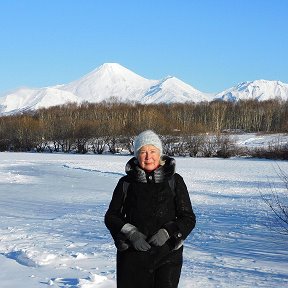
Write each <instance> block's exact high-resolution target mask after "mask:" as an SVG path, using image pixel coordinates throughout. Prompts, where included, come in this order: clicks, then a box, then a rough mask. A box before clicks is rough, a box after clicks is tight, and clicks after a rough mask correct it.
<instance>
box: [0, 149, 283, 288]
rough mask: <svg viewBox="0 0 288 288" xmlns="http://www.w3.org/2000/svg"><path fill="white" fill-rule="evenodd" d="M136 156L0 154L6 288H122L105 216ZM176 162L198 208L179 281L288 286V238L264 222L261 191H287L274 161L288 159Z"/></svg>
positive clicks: (1, 262) (186, 285)
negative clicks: (116, 190) (125, 169)
mask: <svg viewBox="0 0 288 288" xmlns="http://www.w3.org/2000/svg"><path fill="white" fill-rule="evenodd" d="M129 159H130V156H127V155H126V156H125V155H114V156H112V155H91V154H89V155H72V154H70V155H67V154H37V153H7V152H6V153H0V160H1V161H0V199H1V201H0V271H1V273H0V287H1V288H15V287H17V288H39V287H49V286H51V287H69V288H76V287H78V288H93V287H99V288H115V287H116V280H115V278H116V272H115V253H116V250H115V247H114V245H113V241H112V238H111V236H110V234H109V232H108V230H107V229H106V228H105V225H104V223H103V217H104V214H105V212H106V210H107V208H108V204H109V202H110V199H111V196H112V192H113V189H114V187H115V185H116V183H117V181H118V180H119V178H120V177H121V176H122V175H124V172H123V171H124V166H125V164H126V162H127V161H128V160H129ZM176 163H177V164H176V165H177V166H176V167H177V172H178V173H180V174H181V175H182V176H183V178H184V180H185V182H186V184H187V187H188V190H189V193H190V198H191V201H192V204H193V209H194V211H195V213H196V216H197V226H196V228H195V229H194V230H193V232H192V233H191V234H190V235H189V237H188V238H187V239H186V241H185V243H184V263H183V269H182V275H181V280H180V284H179V288H191V287H196V288H200V287H201V288H203V287H205V288H209V287H215V288H216V287H253V288H254V287H288V269H287V262H288V250H287V236H286V238H285V237H284V236H280V235H279V233H277V232H275V231H272V230H271V229H270V228H269V227H268V226H267V223H269V221H270V217H269V215H270V210H269V209H268V208H267V206H266V204H265V203H264V202H263V200H262V198H261V197H260V191H261V192H262V193H265V194H266V193H267V194H268V193H271V187H273V189H275V191H276V192H278V193H279V195H282V193H283V192H284V191H285V188H284V185H283V182H282V181H281V179H280V178H279V177H278V175H277V169H279V167H280V168H281V169H283V171H288V162H287V161H282V162H280V161H269V160H257V159H254V160H252V159H239V158H234V159H225V160H224V159H216V158H213V159H212V158H210V159H201V158H188V157H187V158H180V157H177V158H176ZM286 193H287V190H286ZM140 281H141V280H140Z"/></svg>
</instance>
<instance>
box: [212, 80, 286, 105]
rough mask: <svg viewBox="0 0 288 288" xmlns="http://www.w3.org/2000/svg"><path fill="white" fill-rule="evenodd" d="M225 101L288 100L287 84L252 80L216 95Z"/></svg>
mask: <svg viewBox="0 0 288 288" xmlns="http://www.w3.org/2000/svg"><path fill="white" fill-rule="evenodd" d="M216 98H217V99H222V100H225V101H238V100H240V99H241V100H248V99H251V100H260V101H265V100H270V99H275V98H280V99H283V100H287V99H288V84H285V83H283V82H281V81H276V80H264V79H260V80H254V81H246V82H241V83H239V84H237V85H236V86H234V87H232V88H229V89H227V90H225V91H223V92H221V93H218V94H217V95H216Z"/></svg>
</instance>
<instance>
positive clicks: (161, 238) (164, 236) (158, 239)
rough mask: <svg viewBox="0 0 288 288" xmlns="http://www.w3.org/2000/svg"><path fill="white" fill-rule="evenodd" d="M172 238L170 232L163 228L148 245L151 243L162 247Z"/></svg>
mask: <svg viewBox="0 0 288 288" xmlns="http://www.w3.org/2000/svg"><path fill="white" fill-rule="evenodd" d="M169 238H170V236H169V234H168V232H167V230H166V229H164V228H161V229H159V230H158V232H157V233H156V234H154V235H153V236H152V237H151V238H150V240H149V241H148V243H151V244H153V245H155V246H162V245H164V244H165V242H166V241H167V240H168V239H169Z"/></svg>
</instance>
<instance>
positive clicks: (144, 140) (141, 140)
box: [134, 130, 162, 157]
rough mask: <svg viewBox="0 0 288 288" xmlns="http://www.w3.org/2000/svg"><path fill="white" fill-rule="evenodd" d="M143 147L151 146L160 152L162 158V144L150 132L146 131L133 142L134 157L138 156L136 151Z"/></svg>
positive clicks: (157, 137) (154, 134)
mask: <svg viewBox="0 0 288 288" xmlns="http://www.w3.org/2000/svg"><path fill="white" fill-rule="evenodd" d="M145 145H153V146H155V147H156V148H158V149H159V150H160V156H162V142H161V140H160V138H159V136H158V135H157V134H156V133H155V132H153V131H152V130H146V131H143V132H142V133H140V134H139V135H138V136H137V137H136V138H135V140H134V155H135V157H137V156H138V151H139V150H140V148H141V147H143V146H145Z"/></svg>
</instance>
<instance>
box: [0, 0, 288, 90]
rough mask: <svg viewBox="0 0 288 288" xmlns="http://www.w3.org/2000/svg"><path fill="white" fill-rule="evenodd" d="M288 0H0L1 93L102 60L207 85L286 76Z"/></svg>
mask: <svg viewBox="0 0 288 288" xmlns="http://www.w3.org/2000/svg"><path fill="white" fill-rule="evenodd" d="M287 11H288V1H286V0H273V1H272V0H178V1H176V0H175V1H172V0H153V1H152V0H141V1H140V0H139V1H137V0H127V1H126V0H122V1H120V0H106V1H100V0H99V1H98V0H82V1H80V0H78V1H77V0H49V1H48V0H47V1H40V0H25V1H23V0H1V1H0V37H1V38H0V39H1V42H0V44H1V46H0V47H1V50H0V51H1V52H0V95H2V94H5V93H6V92H8V91H9V90H12V89H15V88H18V87H22V86H28V87H43V86H50V85H56V84H62V83H68V82H71V81H73V80H76V79H79V78H80V77H81V76H83V75H85V74H87V73H89V72H90V71H92V70H93V69H95V68H97V67H98V66H100V65H102V64H103V63H106V62H117V63H119V64H121V65H123V66H125V67H126V68H128V69H130V70H132V71H133V72H135V73H137V74H139V75H141V76H143V77H146V78H149V79H161V78H163V77H165V76H167V75H172V76H176V77H178V78H179V79H181V80H183V81H184V82H186V83H188V84H190V85H192V86H193V87H195V88H196V89H199V90H201V91H203V92H211V93H212V92H220V91H222V90H224V89H227V88H230V87H232V86H234V85H236V84H238V83H239V82H242V81H248V80H256V79H266V80H280V81H282V82H285V83H288V55H287V53H288V17H287V15H288V12H287Z"/></svg>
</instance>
